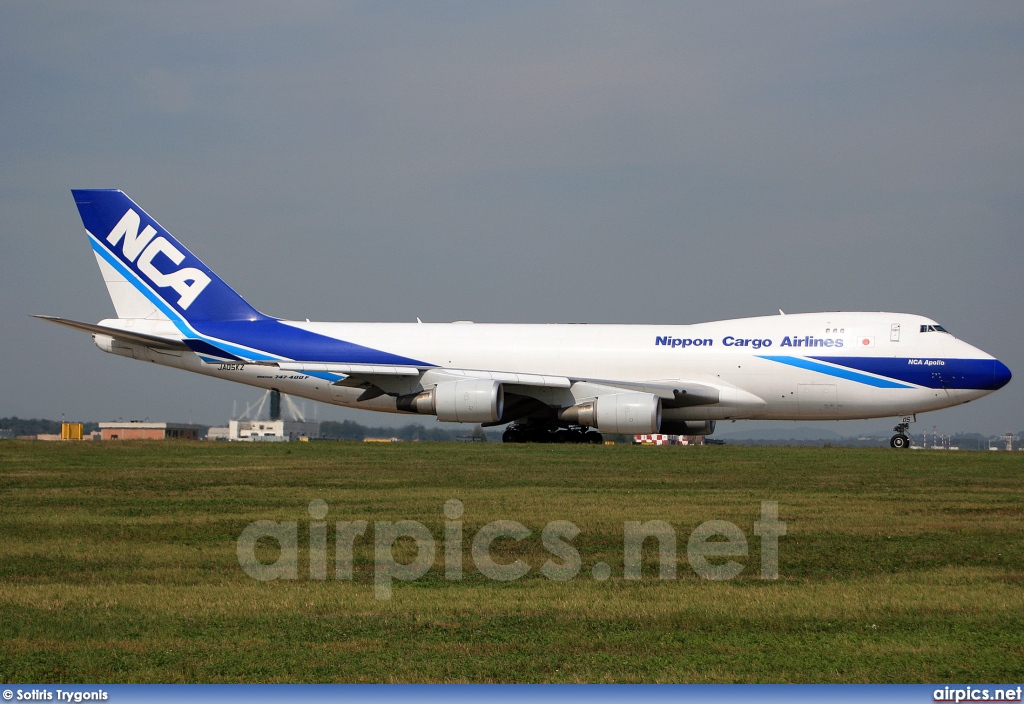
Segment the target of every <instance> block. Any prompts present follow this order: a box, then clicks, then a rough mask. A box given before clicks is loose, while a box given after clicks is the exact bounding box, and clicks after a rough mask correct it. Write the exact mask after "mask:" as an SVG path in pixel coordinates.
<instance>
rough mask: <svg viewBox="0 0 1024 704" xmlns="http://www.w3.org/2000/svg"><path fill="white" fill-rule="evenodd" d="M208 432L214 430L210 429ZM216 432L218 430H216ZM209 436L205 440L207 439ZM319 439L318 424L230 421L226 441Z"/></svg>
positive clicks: (288, 421) (293, 421) (277, 421)
mask: <svg viewBox="0 0 1024 704" xmlns="http://www.w3.org/2000/svg"><path fill="white" fill-rule="evenodd" d="M210 430H214V428H211V429H210ZM217 430H220V429H219V428H217ZM209 437H210V436H209V435H207V438H208V439H209ZM318 437H320V424H319V423H307V422H305V421H299V420H281V419H277V420H232V421H230V422H229V423H228V433H227V439H228V440H243V441H249V442H289V441H295V440H299V441H301V440H303V439H306V440H308V439H310V438H318Z"/></svg>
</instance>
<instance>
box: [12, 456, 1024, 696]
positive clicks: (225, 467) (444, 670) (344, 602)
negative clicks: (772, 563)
mask: <svg viewBox="0 0 1024 704" xmlns="http://www.w3.org/2000/svg"><path fill="white" fill-rule="evenodd" d="M1022 455H1024V453H1022ZM453 498H455V499H459V500H461V501H462V502H463V504H464V506H465V513H464V515H463V516H462V521H463V523H464V528H463V529H464V533H465V539H464V569H465V575H464V578H463V579H462V580H461V581H448V580H446V579H445V578H444V553H443V551H442V547H443V536H444V531H445V528H444V522H445V518H444V514H443V513H442V507H443V505H444V502H445V501H446V500H448V499H453ZM313 499H322V500H324V501H326V502H327V504H328V506H329V513H328V515H327V518H326V520H327V521H328V522H330V525H332V526H333V522H334V521H346V520H355V519H362V520H367V521H369V523H370V528H369V530H368V531H367V536H366V538H364V539H360V540H359V541H357V542H356V551H355V574H354V579H353V580H351V581H340V580H337V579H334V571H333V555H334V551H333V541H331V542H330V543H329V545H330V547H331V550H330V552H329V553H328V555H329V556H330V558H331V562H329V565H328V576H329V577H330V578H329V579H327V580H326V581H312V580H310V579H309V572H308V565H309V557H308V549H309V546H308V525H309V521H310V517H309V513H308V512H307V506H308V504H309V502H310V501H311V500H313ZM0 500H2V505H3V509H2V513H0V678H2V679H3V680H4V681H5V682H62V681H63V682H67V681H80V682H81V681H85V682H190V681H204V682H238V681H259V682H283V681H318V682H433V681H445V682H453V681H483V682H510V681H528V682H591V681H596V682H627V681H628V682H635V681H646V682H679V681H681V682H736V681H762V682H804V681H827V682H923V681H929V682H931V681H935V682H965V681H972V682H994V683H998V682H1001V683H1005V684H1009V683H1011V682H1013V683H1018V682H1020V681H1021V680H1024V539H1022V528H1024V520H1022V519H1024V456H1017V455H1016V454H1012V453H1005V452H999V453H996V452H976V453H966V452H964V453H951V452H926V451H921V452H914V451H902V452H897V451H889V450H852V449H840V448H757V447H749V448H741V447H698V448H672V447H665V448H653V447H622V446H618V447H592V446H573V445H559V446H529V445H513V446H501V445H493V444H455V443H451V444H432V443H423V444H383V445H378V444H373V445H369V444H361V443H293V444H274V445H271V444H265V445H255V444H244V443H237V444H236V443H231V444H226V443H225V444H219V443H130V442H123V443H42V442H22V441H3V442H0ZM762 501H777V502H778V504H779V517H780V519H781V520H783V521H785V522H786V524H787V533H788V534H787V535H785V536H784V537H782V538H780V539H779V556H780V558H779V572H780V578H779V579H778V580H777V581H766V580H762V579H760V576H759V570H760V540H759V538H758V537H757V536H755V535H754V528H753V526H754V522H755V521H757V520H759V519H760V510H761V509H760V507H761V502H762ZM260 519H269V520H273V521H297V522H298V527H299V530H298V535H299V562H298V564H299V573H298V574H299V578H298V579H297V580H294V581H281V580H277V581H268V582H260V581H256V580H254V579H252V578H250V577H249V576H247V575H246V574H245V573H244V572H243V570H242V569H241V568H240V567H239V563H238V559H237V557H236V541H237V539H238V537H239V535H240V534H241V532H242V530H243V529H244V528H245V527H246V526H247V525H248V524H249V523H250V522H252V521H255V520H260ZM403 519H409V520H416V521H420V522H422V523H423V524H425V525H426V526H427V527H428V528H429V529H430V531H431V533H432V534H433V536H434V537H435V539H436V540H437V544H438V551H437V556H436V562H435V566H434V568H433V569H431V570H430V571H429V572H428V573H427V574H426V575H424V576H423V577H422V578H420V579H418V580H416V581H412V582H402V583H399V582H396V583H395V585H394V593H393V597H392V598H391V599H390V600H387V601H382V600H377V599H375V598H374V588H373V569H374V563H373V542H372V541H373V538H372V535H373V525H374V522H375V521H398V520H403ZM497 519H511V520H514V521H519V522H520V523H522V524H524V525H526V526H527V527H528V528H529V529H530V530H531V531H532V534H531V536H530V537H529V538H527V539H525V540H523V541H521V542H519V543H516V542H514V541H512V540H511V539H504V540H500V541H499V542H496V543H495V544H494V549H493V550H492V554H493V555H494V556H495V559H496V560H497V561H498V562H509V561H511V560H513V559H516V558H518V559H521V560H523V561H524V562H526V563H527V564H529V565H530V567H531V568H532V569H531V571H530V572H529V573H528V574H527V575H526V576H525V577H523V578H522V579H519V580H516V581H511V582H495V581H491V580H488V579H485V578H484V577H483V575H481V574H479V573H478V572H477V570H476V568H475V567H474V563H473V561H472V559H471V558H470V552H469V545H470V541H471V539H472V537H473V535H474V534H475V533H476V532H477V530H478V529H479V528H480V527H481V526H482V525H484V524H485V523H488V522H490V521H493V520H497ZM652 519H658V520H663V521H667V522H669V523H671V525H672V526H673V527H674V529H675V530H676V532H677V536H678V537H677V540H678V545H679V554H678V578H677V579H675V580H661V579H659V578H658V573H657V564H658V563H657V560H658V558H657V554H656V551H655V549H654V547H653V545H651V546H650V548H649V549H647V550H645V553H644V575H643V579H642V580H640V581H631V580H625V579H623V524H624V522H625V521H647V520H652ZM555 520H566V521H572V522H573V523H574V524H575V525H576V526H578V527H579V529H580V531H581V532H580V534H579V536H578V537H577V538H576V539H575V540H574V541H573V544H574V545H575V546H576V548H577V549H578V550H579V552H580V554H581V556H582V563H583V570H582V571H581V572H580V574H579V575H578V576H577V577H576V578H575V579H573V580H570V581H563V582H556V581H551V580H549V579H548V578H546V577H545V576H543V575H542V574H541V573H540V572H539V570H538V568H539V567H540V566H541V565H542V564H543V563H544V561H545V560H546V559H548V558H550V557H551V555H550V554H549V553H548V552H547V551H546V550H545V549H544V547H543V545H542V544H541V538H540V532H541V530H542V529H543V527H544V526H545V525H546V524H547V523H548V522H549V521H555ZM708 520H725V521H731V522H732V523H734V524H736V525H737V526H739V528H740V529H741V530H743V532H744V533H745V534H746V536H747V540H748V541H749V547H750V551H749V554H748V555H747V556H746V557H737V558H734V559H736V560H737V561H738V562H740V563H741V564H743V565H744V570H743V572H742V573H741V574H740V576H739V577H737V578H736V579H733V580H731V581H720V582H712V581H707V580H702V579H700V578H698V577H697V576H696V575H695V574H694V572H693V570H692V569H691V568H690V566H689V563H688V562H687V559H686V557H687V552H686V546H687V539H688V537H689V535H690V533H691V531H692V530H693V529H694V528H696V527H697V526H698V525H699V524H701V523H703V522H704V521H708ZM329 536H331V537H333V529H332V530H331V531H330V533H329ZM397 548H398V549H397V550H396V554H399V555H400V554H402V553H404V554H406V555H407V558H406V559H411V557H412V555H413V550H412V549H411V547H410V544H408V542H407V541H405V542H402V543H400V544H399V545H398V546H397ZM260 550H261V555H264V556H265V557H266V559H267V560H268V561H272V560H273V559H274V558H275V557H276V555H277V552H276V551H277V548H276V547H274V546H273V545H269V546H268V545H266V544H265V543H264V542H261V544H260ZM724 559H725V558H719V559H718V561H719V562H721V561H722V560H724ZM599 561H603V562H606V563H608V564H609V565H611V568H612V570H611V572H612V574H611V578H610V579H608V580H607V581H597V580H595V579H594V578H593V577H592V576H591V568H592V566H593V565H594V564H595V563H597V562H599Z"/></svg>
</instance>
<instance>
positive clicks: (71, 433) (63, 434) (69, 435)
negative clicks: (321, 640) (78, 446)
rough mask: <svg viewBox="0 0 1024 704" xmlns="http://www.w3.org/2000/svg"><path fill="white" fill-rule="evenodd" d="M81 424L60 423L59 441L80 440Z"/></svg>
mask: <svg viewBox="0 0 1024 704" xmlns="http://www.w3.org/2000/svg"><path fill="white" fill-rule="evenodd" d="M82 427H83V426H82V424H81V423H61V424H60V439H61V440H81V439H82Z"/></svg>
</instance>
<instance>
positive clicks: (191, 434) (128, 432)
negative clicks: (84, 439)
mask: <svg viewBox="0 0 1024 704" xmlns="http://www.w3.org/2000/svg"><path fill="white" fill-rule="evenodd" d="M199 430H200V427H199V426H198V425H194V424H192V423H147V422H145V421H139V420H130V421H128V422H127V423H122V422H117V423H100V438H101V439H102V440H198V439H199Z"/></svg>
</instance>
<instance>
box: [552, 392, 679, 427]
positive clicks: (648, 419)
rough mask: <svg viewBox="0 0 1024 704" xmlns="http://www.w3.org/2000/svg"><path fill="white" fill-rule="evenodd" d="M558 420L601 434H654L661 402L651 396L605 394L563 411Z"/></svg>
mask: <svg viewBox="0 0 1024 704" xmlns="http://www.w3.org/2000/svg"><path fill="white" fill-rule="evenodd" d="M558 417H559V418H560V419H561V420H564V421H568V422H570V423H576V424H578V425H583V426H587V427H590V428H597V429H598V430H600V431H601V432H602V433H621V434H623V435H637V434H640V435H644V434H648V433H657V432H660V431H659V428H660V427H661V399H660V398H658V397H657V396H655V395H654V394H634V393H625V394H607V395H605V396H598V397H597V398H596V399H594V400H593V401H587V402H585V403H580V404H578V405H575V406H572V407H571V408H566V409H565V410H563V411H562V412H561V413H559V414H558Z"/></svg>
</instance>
